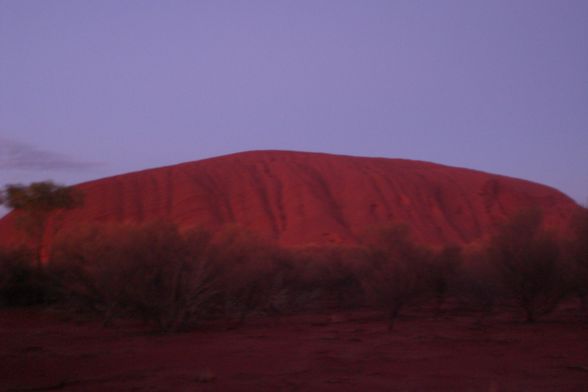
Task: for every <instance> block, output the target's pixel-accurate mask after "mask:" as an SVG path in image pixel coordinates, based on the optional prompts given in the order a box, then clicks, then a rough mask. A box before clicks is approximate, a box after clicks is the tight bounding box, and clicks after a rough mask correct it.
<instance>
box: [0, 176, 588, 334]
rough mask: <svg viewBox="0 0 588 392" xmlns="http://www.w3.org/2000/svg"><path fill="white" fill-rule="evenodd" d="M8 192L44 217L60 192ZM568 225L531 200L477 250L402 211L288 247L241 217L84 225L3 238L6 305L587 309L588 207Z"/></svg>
mask: <svg viewBox="0 0 588 392" xmlns="http://www.w3.org/2000/svg"><path fill="white" fill-rule="evenodd" d="M10 189H12V190H13V191H14V192H16V191H15V189H16V188H9V189H8V191H10ZM29 190H32V188H29ZM58 190H59V188H56V187H54V188H51V192H49V193H45V194H52V192H55V191H58ZM21 191H22V192H25V189H24V188H23V189H21V190H19V192H21ZM59 192H63V191H62V190H59ZM24 194H25V193H23V195H24ZM60 194H61V195H62V196H63V197H60V198H58V199H59V200H64V201H67V203H65V202H64V203H62V204H59V206H60V208H70V207H71V206H73V205H74V204H75V200H81V199H80V198H79V196H72V195H73V194H68V193H67V192H64V193H60ZM5 195H8V200H11V203H12V204H10V205H12V206H13V207H14V208H23V209H24V210H25V212H26V215H27V216H29V215H30V216H33V217H39V219H41V221H44V222H46V220H47V217H48V212H49V211H51V210H52V209H54V206H55V205H57V204H48V205H47V207H43V208H41V207H34V208H33V207H27V206H32V205H35V204H34V203H32V202H31V203H29V204H23V205H22V206H20V205H19V207H17V205H15V204H14V200H16V199H15V196H14V194H11V193H10V192H7V193H5ZM64 195H65V196H64ZM25 199H26V198H25ZM56 200H57V199H56ZM60 203H61V202H60ZM40 205H42V204H40ZM43 224H45V223H43ZM570 227H571V230H570V232H572V233H573V235H572V237H571V238H569V239H561V238H559V237H558V236H557V235H556V233H553V232H550V231H548V230H546V229H544V225H543V224H542V214H541V211H539V210H527V211H522V212H521V213H520V214H518V215H516V216H514V217H512V218H511V219H510V220H508V221H506V222H504V223H503V224H502V225H501V226H500V227H498V229H497V230H496V233H495V235H494V236H493V237H492V238H490V239H489V240H487V241H486V242H485V243H479V244H475V245H472V246H470V247H468V248H466V249H461V248H459V247H457V246H446V247H443V248H438V249H436V248H432V247H427V246H423V245H420V244H418V243H416V242H415V241H414V240H413V239H412V238H411V235H410V229H409V227H408V226H406V225H402V224H393V225H388V226H386V227H380V228H375V229H374V230H372V231H371V232H370V233H368V234H366V236H365V239H364V241H363V243H362V244H361V245H358V246H330V247H318V248H314V247H309V248H303V249H284V248H280V247H279V246H277V245H275V244H273V243H271V242H269V241H266V240H264V239H262V238H260V237H259V236H257V235H256V234H255V233H252V232H250V231H249V230H247V229H246V228H243V227H239V226H234V225H233V226H226V227H222V228H220V229H217V230H215V231H211V230H207V229H203V228H193V229H190V230H179V229H178V227H177V226H175V225H174V224H172V223H169V222H165V221H154V222H150V223H145V224H141V225H123V224H92V225H82V226H79V227H77V228H76V229H75V230H69V231H62V232H59V233H58V234H57V235H55V237H54V238H53V241H52V244H51V249H50V252H48V256H47V258H46V260H42V262H41V260H40V259H39V249H40V245H39V243H38V242H37V241H31V242H30V244H29V246H23V247H20V248H17V249H2V250H0V305H1V306H3V307H16V306H30V305H37V306H39V305H41V306H51V307H56V308H60V309H62V310H65V311H67V312H72V313H76V314H95V315H99V316H100V317H101V319H102V320H103V322H104V324H106V325H109V324H112V323H113V322H116V320H119V319H138V320H142V321H143V322H144V323H145V324H147V325H149V326H150V327H151V328H153V329H154V330H156V331H159V332H161V333H170V332H175V331H178V330H183V329H187V328H191V327H194V326H197V325H198V324H201V323H205V322H208V321H211V320H213V321H215V320H216V321H218V320H220V321H222V324H224V325H225V327H226V328H234V327H237V326H239V325H241V324H243V323H244V322H245V321H246V320H247V319H249V318H251V317H258V316H274V317H279V316H280V315H285V314H290V313H297V312H302V311H323V310H324V311H330V310H335V311H340V310H346V309H357V308H372V309H379V310H381V312H382V315H383V317H382V318H383V319H385V320H386V322H387V324H388V327H389V328H390V329H392V328H393V327H394V324H395V323H396V322H397V320H398V319H399V318H400V317H402V314H403V312H405V311H406V309H408V308H411V307H419V308H420V309H430V314H431V317H436V318H438V317H441V316H443V314H444V313H445V312H447V311H450V310H460V311H466V312H469V314H471V315H472V320H473V321H474V322H475V323H478V324H481V323H483V322H484V321H485V320H488V318H489V317H491V316H492V311H493V310H494V309H495V308H496V307H497V306H500V307H502V308H506V309H510V310H512V312H513V314H514V315H515V317H517V318H519V319H521V320H524V321H526V322H529V323H533V322H536V321H538V320H540V319H541V317H544V316H545V315H547V314H549V313H550V312H552V311H553V310H554V309H555V308H556V307H557V306H558V304H560V303H561V301H563V300H565V299H573V298H577V299H578V302H579V303H580V304H581V306H579V309H583V312H584V314H586V315H588V299H587V298H588V212H587V211H586V209H585V208H579V210H578V213H577V214H576V217H575V218H574V220H573V222H571V223H570ZM31 232H34V230H32V231H31Z"/></svg>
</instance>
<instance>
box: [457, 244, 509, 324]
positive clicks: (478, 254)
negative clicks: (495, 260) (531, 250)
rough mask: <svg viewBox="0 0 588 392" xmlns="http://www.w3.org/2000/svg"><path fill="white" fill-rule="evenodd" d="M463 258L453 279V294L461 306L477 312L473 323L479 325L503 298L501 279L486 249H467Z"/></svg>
mask: <svg viewBox="0 0 588 392" xmlns="http://www.w3.org/2000/svg"><path fill="white" fill-rule="evenodd" d="M463 258H464V262H463V264H462V266H461V268H459V270H458V271H457V275H456V279H455V286H454V291H455V296H456V298H457V300H458V302H459V304H460V305H461V306H463V307H465V308H466V309H467V310H468V311H474V312H477V313H478V317H477V318H476V321H475V324H476V325H477V326H481V325H482V324H483V322H484V320H485V319H486V318H487V317H488V316H489V315H490V314H492V312H493V310H494V309H495V307H496V306H497V305H498V304H499V302H500V301H502V300H503V299H504V292H503V290H502V286H501V279H500V276H499V275H498V270H497V269H496V266H495V265H493V264H492V263H491V262H490V260H489V258H488V254H487V252H486V249H479V248H478V249H473V250H472V249H469V250H468V251H467V252H465V255H463Z"/></svg>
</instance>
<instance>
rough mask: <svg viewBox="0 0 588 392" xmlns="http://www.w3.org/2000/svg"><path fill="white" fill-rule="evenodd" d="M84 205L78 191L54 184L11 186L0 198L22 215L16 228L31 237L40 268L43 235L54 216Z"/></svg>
mask: <svg viewBox="0 0 588 392" xmlns="http://www.w3.org/2000/svg"><path fill="white" fill-rule="evenodd" d="M82 201H83V197H82V194H81V193H80V192H79V191H78V190H76V189H74V188H71V187H66V186H62V185H57V184H55V183H53V182H52V181H44V182H33V183H31V184H30V185H21V184H9V185H6V187H5V188H4V190H3V191H2V192H1V195H0V202H1V203H2V204H5V205H6V206H8V207H9V208H13V209H15V210H17V211H19V212H20V214H19V215H18V218H17V221H16V224H17V226H18V228H19V229H21V230H22V231H23V232H24V233H25V234H26V236H27V237H28V239H29V241H30V244H31V246H32V248H33V250H34V254H35V257H36V263H37V266H39V267H40V265H41V262H42V250H43V235H44V234H45V230H46V228H47V223H48V221H49V217H50V214H51V213H52V212H54V211H56V210H61V209H71V208H74V207H77V206H79V205H81V204H82Z"/></svg>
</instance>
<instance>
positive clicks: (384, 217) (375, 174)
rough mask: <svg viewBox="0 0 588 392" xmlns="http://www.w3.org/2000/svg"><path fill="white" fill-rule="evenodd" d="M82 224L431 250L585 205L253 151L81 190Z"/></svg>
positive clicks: (459, 172) (503, 185) (513, 186)
mask: <svg viewBox="0 0 588 392" xmlns="http://www.w3.org/2000/svg"><path fill="white" fill-rule="evenodd" d="M77 187H78V188H79V189H80V190H82V191H83V192H84V193H85V195H86V198H85V199H86V200H85V205H84V207H82V208H80V209H76V210H72V211H67V212H66V213H65V215H64V218H63V223H62V224H61V225H60V227H62V228H64V229H67V228H71V227H73V226H74V225H76V224H78V223H82V222H143V221H148V220H154V219H159V218H162V219H169V220H171V221H173V222H175V223H177V224H178V225H179V226H180V227H181V228H188V227H191V226H196V225H206V226H210V227H218V226H220V225H223V224H227V223H238V224H240V225H242V226H245V227H248V228H251V229H253V230H255V231H257V232H259V233H262V234H263V235H265V236H267V237H269V238H272V239H275V240H278V241H279V242H280V243H282V244H283V245H288V246H291V245H307V244H326V243H333V242H334V243H337V242H342V243H355V242H357V241H358V238H359V237H360V236H361V235H362V233H364V232H365V231H366V230H367V229H368V228H370V227H373V226H377V225H382V224H386V223H389V222H405V223H407V224H409V225H410V226H411V228H412V233H413V237H414V238H415V239H416V240H418V241H422V242H426V243H430V244H443V243H456V244H466V243H471V242H473V241H476V240H478V239H481V238H483V237H484V236H486V235H487V234H488V233H490V232H491V230H492V229H493V228H494V227H495V225H496V223H497V222H499V221H501V220H503V219H504V218H505V217H508V216H509V215H512V214H514V213H516V212H517V211H518V210H520V209H523V208H528V207H531V206H538V207H541V208H542V209H544V211H545V223H546V225H548V226H551V227H554V228H558V227H560V226H562V225H563V224H564V223H565V222H567V219H568V217H569V216H570V214H571V213H572V211H573V210H574V208H575V207H576V204H575V203H574V202H573V201H572V200H571V199H570V198H569V197H567V196H565V195H564V194H562V193H561V192H559V191H557V190H555V189H552V188H549V187H547V186H543V185H539V184H535V183H531V182H528V181H524V180H519V179H514V178H509V177H504V176H498V175H493V174H488V173H483V172H479V171H474V170H468V169H462V168H455V167H449V166H443V165H438V164H433V163H427V162H421V161H411V160H402V159H384V158H361V157H352V156H340V155H330V154H319V153H304V152H286V151H253V152H244V153H238V154H233V155H227V156H221V157H217V158H211V159H205V160H201V161H195V162H188V163H183V164H178V165H174V166H167V167H161V168H156V169H150V170H144V171H140V172H134V173H128V174H123V175H119V176H114V177H109V178H103V179H100V180H96V181H91V182H87V183H83V184H80V185H77ZM14 217H15V214H14V213H11V214H9V215H8V216H7V217H5V218H4V219H2V220H0V244H4V245H6V244H9V243H15V242H17V241H19V240H18V238H19V235H18V234H16V232H15V230H14V228H13V225H12V223H13V221H14Z"/></svg>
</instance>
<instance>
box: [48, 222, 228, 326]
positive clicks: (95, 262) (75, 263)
mask: <svg viewBox="0 0 588 392" xmlns="http://www.w3.org/2000/svg"><path fill="white" fill-rule="evenodd" d="M209 240H210V235H209V234H208V233H207V232H206V231H193V232H188V233H186V234H184V235H181V234H180V233H179V232H178V230H177V227H175V226H174V225H173V224H170V223H165V222H155V223H150V224H146V225H141V226H124V225H119V226H110V227H106V226H103V227H96V226H95V227H89V228H86V229H79V230H77V231H76V232H71V233H69V234H68V235H64V236H62V237H61V238H60V239H58V240H57V241H56V244H55V246H54V253H53V256H52V258H51V263H50V268H51V271H52V273H53V275H54V276H55V277H56V278H57V279H58V280H59V282H60V284H61V287H62V289H63V291H64V294H66V295H67V296H68V297H69V298H71V299H72V300H74V301H75V302H76V303H77V305H79V306H82V307H85V308H89V309H91V310H94V311H98V312H100V313H102V314H103V315H104V319H105V322H109V321H110V320H111V319H112V317H114V316H115V315H116V314H124V315H131V316H138V317H140V318H141V319H143V320H144V321H146V322H148V323H150V324H152V325H154V326H155V327H156V328H157V329H158V330H160V331H162V332H171V331H175V330H177V329H179V328H181V327H183V326H185V325H187V324H189V323H191V322H194V321H195V320H198V319H199V317H202V314H203V312H205V311H206V310H207V309H208V307H209V303H210V302H211V301H212V299H213V297H214V296H215V295H216V294H217V291H218V288H217V286H216V282H217V279H218V271H217V269H216V268H215V267H214V266H213V264H212V263H211V261H210V259H209V258H208V255H207V252H208V246H209Z"/></svg>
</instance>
